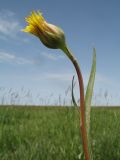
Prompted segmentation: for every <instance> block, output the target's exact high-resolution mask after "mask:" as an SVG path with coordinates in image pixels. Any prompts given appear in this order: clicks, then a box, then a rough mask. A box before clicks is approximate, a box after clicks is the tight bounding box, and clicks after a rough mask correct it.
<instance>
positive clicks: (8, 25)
mask: <svg viewBox="0 0 120 160" xmlns="http://www.w3.org/2000/svg"><path fill="white" fill-rule="evenodd" d="M119 8H120V1H117V0H114V1H113V0H110V1H108V0H106V1H104V0H99V1H96V0H91V1H89V0H84V1H83V0H79V1H77V0H76V1H72V0H65V1H64V0H61V1H56V0H51V1H47V0H44V1H40V0H36V1H34V0H26V1H24V0H21V1H16V0H12V1H8V0H4V1H3V0H1V5H0V73H1V74H0V87H2V88H4V89H3V90H2V91H1V97H3V95H5V93H7V91H8V90H9V89H10V88H12V89H13V90H14V91H18V92H21V88H23V87H24V88H25V90H30V92H31V94H32V96H33V97H34V98H33V99H34V100H33V101H32V102H31V101H29V100H27V102H26V103H35V104H38V103H39V102H38V101H37V100H36V99H35V97H36V96H38V95H39V96H40V97H43V99H49V98H50V97H51V103H53V102H55V103H57V100H56V99H58V97H59V95H61V96H62V98H63V99H64V98H65V90H67V88H68V86H69V85H71V79H72V76H73V75H74V74H75V71H74V68H73V66H72V64H71V62H70V61H69V60H68V59H67V58H66V56H65V55H64V54H63V53H62V52H61V51H60V50H52V49H48V48H46V47H45V46H44V45H43V44H42V43H41V42H40V41H39V39H37V38H36V37H34V36H32V35H30V34H26V33H22V32H21V31H20V30H21V29H22V28H24V27H25V26H26V22H25V21H24V17H25V16H27V15H29V14H30V12H31V11H32V10H36V11H37V10H40V11H41V12H42V13H43V16H44V17H45V19H46V21H47V22H49V23H52V24H55V25H57V26H60V27H61V28H62V29H63V30H64V32H65V35H66V41H67V44H68V46H69V48H70V49H71V50H72V52H73V53H74V55H75V56H76V57H77V59H78V62H79V63H80V66H81V70H82V73H83V77H84V83H85V86H86V84H87V80H88V77H89V72H90V69H91V62H92V48H93V47H95V48H96V51H97V73H96V81H95V88H94V93H95V97H97V100H94V101H93V103H97V104H102V103H104V104H106V100H104V98H103V97H104V94H105V93H106V92H108V94H109V96H108V100H107V101H108V102H109V103H110V104H114V105H118V104H120V92H119V90H120V84H119V82H120V74H119V72H120V69H119V68H120V46H119V44H120V9H119ZM76 79H77V78H76ZM75 92H76V93H75V95H76V97H77V98H78V97H79V94H78V88H77V85H76V88H75ZM70 98H71V97H70V94H69V95H68V99H70ZM21 102H22V101H21Z"/></svg>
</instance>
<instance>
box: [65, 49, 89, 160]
mask: <svg viewBox="0 0 120 160" xmlns="http://www.w3.org/2000/svg"><path fill="white" fill-rule="evenodd" d="M63 51H64V52H65V53H66V54H67V56H68V57H69V59H70V60H71V61H72V63H73V65H74V67H75V69H76V72H77V76H78V81H79V90H80V128H81V136H82V143H83V151H84V154H85V160H90V155H89V148H88V141H87V131H86V124H85V101H84V84H83V78H82V73H81V71H80V67H79V65H78V63H77V60H76V59H75V58H74V56H73V54H72V53H71V52H70V51H69V50H68V48H67V47H65V48H64V49H63Z"/></svg>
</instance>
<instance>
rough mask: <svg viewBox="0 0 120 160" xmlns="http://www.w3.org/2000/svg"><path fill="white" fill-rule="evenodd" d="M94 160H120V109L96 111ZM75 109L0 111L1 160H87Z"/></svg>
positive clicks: (20, 108) (22, 108) (36, 108)
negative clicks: (83, 150) (84, 155)
mask: <svg viewBox="0 0 120 160" xmlns="http://www.w3.org/2000/svg"><path fill="white" fill-rule="evenodd" d="M91 136H92V149H93V156H94V160H120V108H115V107H114V108H104V107H103V108H92V114H91ZM82 153H83V152H82V145H81V138H80V127H79V113H78V110H77V109H76V108H72V107H66V108H65V107H16V106H13V107H12V106H10V107H7V106H6V107H2V106H1V107H0V160H79V159H81V160H84V157H83V154H82Z"/></svg>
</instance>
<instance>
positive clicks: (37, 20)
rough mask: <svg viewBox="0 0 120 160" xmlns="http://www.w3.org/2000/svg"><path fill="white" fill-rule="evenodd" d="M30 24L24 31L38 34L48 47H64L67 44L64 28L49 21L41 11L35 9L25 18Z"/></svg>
mask: <svg viewBox="0 0 120 160" xmlns="http://www.w3.org/2000/svg"><path fill="white" fill-rule="evenodd" d="M25 20H26V22H27V23H28V26H26V28H25V29H23V30H22V31H23V32H28V33H31V34H33V35H35V36H37V37H38V38H39V39H40V40H41V42H42V43H43V44H44V45H45V46H46V47H48V48H53V49H58V48H60V49H62V48H63V47H64V46H66V45H65V36H64V32H63V31H62V29H60V28H59V27H57V26H55V25H52V24H50V23H47V22H46V21H45V19H44V18H43V16H42V14H41V13H40V12H35V11H33V12H32V13H31V15H30V16H28V17H26V18H25Z"/></svg>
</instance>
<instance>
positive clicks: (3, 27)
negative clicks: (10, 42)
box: [0, 10, 22, 38]
mask: <svg viewBox="0 0 120 160" xmlns="http://www.w3.org/2000/svg"><path fill="white" fill-rule="evenodd" d="M14 16H15V13H14V12H11V11H8V10H2V11H1V12H0V33H1V36H0V37H2V38H3V36H6V37H12V38H14V37H16V36H17V33H18V32H20V29H21V28H22V27H21V25H20V23H19V21H18V20H17V19H15V17H14Z"/></svg>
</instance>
